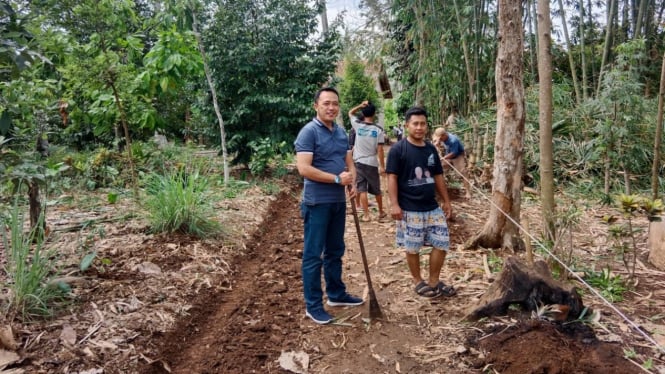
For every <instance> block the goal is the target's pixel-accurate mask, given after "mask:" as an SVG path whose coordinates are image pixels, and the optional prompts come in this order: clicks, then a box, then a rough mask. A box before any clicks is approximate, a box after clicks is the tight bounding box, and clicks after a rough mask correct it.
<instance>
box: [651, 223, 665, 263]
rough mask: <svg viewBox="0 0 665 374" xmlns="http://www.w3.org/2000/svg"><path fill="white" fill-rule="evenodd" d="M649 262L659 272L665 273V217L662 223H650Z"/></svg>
mask: <svg viewBox="0 0 665 374" xmlns="http://www.w3.org/2000/svg"><path fill="white" fill-rule="evenodd" d="M647 247H648V248H649V262H650V263H651V264H652V265H653V266H655V267H657V268H658V269H659V270H663V271H665V216H661V217H660V221H652V222H649V239H648V240H647Z"/></svg>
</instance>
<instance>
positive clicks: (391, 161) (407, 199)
mask: <svg viewBox="0 0 665 374" xmlns="http://www.w3.org/2000/svg"><path fill="white" fill-rule="evenodd" d="M405 118H406V129H407V131H408V136H407V138H406V139H403V140H402V141H400V142H397V143H395V144H394V145H393V146H392V147H391V148H390V152H388V163H387V165H386V173H387V174H388V195H389V196H390V205H391V208H390V214H391V216H392V218H393V219H395V221H396V240H395V242H396V245H397V247H398V248H402V249H404V251H405V252H406V263H407V265H408V267H409V272H410V273H411V276H412V277H413V284H414V290H415V292H416V293H417V294H418V295H420V296H423V297H427V298H433V297H439V296H453V295H455V293H456V292H455V289H454V288H453V287H452V286H448V285H446V284H445V283H444V282H443V281H442V280H441V278H440V277H441V269H442V268H443V264H444V262H445V260H446V253H447V251H448V248H449V246H450V238H449V234H448V224H447V223H446V217H449V216H450V215H452V206H451V205H450V198H449V197H448V190H447V187H446V182H445V179H444V178H443V167H442V166H441V160H440V158H439V156H438V152H437V150H436V148H435V147H434V146H433V145H432V144H431V143H429V142H428V141H426V134H427V112H426V111H425V109H423V108H419V107H413V108H411V109H409V110H408V111H407V112H406V116H405ZM423 176H426V177H425V178H423ZM436 194H438V195H439V196H440V197H441V198H442V199H443V204H442V205H441V207H439V204H438V202H437V201H436ZM425 242H428V243H430V245H431V246H432V252H431V253H430V258H429V276H428V279H427V281H425V280H423V278H422V275H421V273H420V248H421V247H422V246H423V245H424V244H425Z"/></svg>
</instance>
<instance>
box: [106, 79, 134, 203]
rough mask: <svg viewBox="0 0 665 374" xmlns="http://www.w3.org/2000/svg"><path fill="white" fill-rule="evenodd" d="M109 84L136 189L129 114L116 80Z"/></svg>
mask: <svg viewBox="0 0 665 374" xmlns="http://www.w3.org/2000/svg"><path fill="white" fill-rule="evenodd" d="M109 85H110V86H111V89H112V90H113V97H115V103H116V106H117V107H118V112H120V122H121V123H122V129H123V131H124V133H125V143H126V144H125V145H126V147H127V162H128V163H129V170H130V171H131V173H132V185H133V186H134V189H136V188H137V183H138V180H137V177H136V169H134V157H133V156H132V139H131V137H130V136H129V125H128V124H127V115H126V114H125V108H124V107H123V106H122V102H121V101H120V94H119V93H118V89H117V88H116V85H115V80H110V82H109ZM137 196H138V195H137Z"/></svg>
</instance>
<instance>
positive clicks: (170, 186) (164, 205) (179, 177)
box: [146, 169, 221, 238]
mask: <svg viewBox="0 0 665 374" xmlns="http://www.w3.org/2000/svg"><path fill="white" fill-rule="evenodd" d="M146 189H147V192H148V197H147V199H146V208H147V210H148V216H149V217H148V218H149V220H150V222H151V224H152V229H153V231H155V232H169V233H170V232H176V231H179V232H183V233H187V234H191V235H194V236H197V237H199V238H205V237H210V236H214V235H217V234H219V233H220V232H221V225H220V224H219V222H217V221H214V220H212V219H210V218H209V217H212V216H214V213H213V206H212V204H211V201H212V199H210V198H209V197H210V194H209V192H208V191H209V190H208V179H207V178H206V177H205V176H203V175H201V174H200V173H199V172H198V170H196V171H192V172H190V173H188V172H186V171H185V170H183V169H181V170H180V171H177V172H174V173H170V174H167V175H159V174H151V175H150V177H149V180H148V182H147V185H146Z"/></svg>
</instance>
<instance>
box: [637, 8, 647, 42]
mask: <svg viewBox="0 0 665 374" xmlns="http://www.w3.org/2000/svg"><path fill="white" fill-rule="evenodd" d="M647 4H649V0H640V8H639V11H638V12H637V22H635V32H634V35H635V37H634V39H639V38H641V37H642V35H646V33H643V32H642V28H643V26H644V14H645V13H646V10H647Z"/></svg>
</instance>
